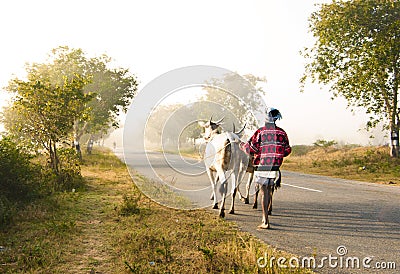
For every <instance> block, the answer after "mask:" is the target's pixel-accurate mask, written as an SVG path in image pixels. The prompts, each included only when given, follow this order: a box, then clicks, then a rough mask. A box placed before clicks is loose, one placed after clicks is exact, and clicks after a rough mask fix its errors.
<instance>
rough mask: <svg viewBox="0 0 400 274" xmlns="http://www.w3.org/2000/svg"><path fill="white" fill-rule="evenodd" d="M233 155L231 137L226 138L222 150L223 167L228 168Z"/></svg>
mask: <svg viewBox="0 0 400 274" xmlns="http://www.w3.org/2000/svg"><path fill="white" fill-rule="evenodd" d="M231 156H232V148H231V142H230V141H229V139H226V140H225V142H224V149H223V150H222V157H223V159H224V162H223V165H222V168H223V169H224V170H228V168H229V165H230V162H231Z"/></svg>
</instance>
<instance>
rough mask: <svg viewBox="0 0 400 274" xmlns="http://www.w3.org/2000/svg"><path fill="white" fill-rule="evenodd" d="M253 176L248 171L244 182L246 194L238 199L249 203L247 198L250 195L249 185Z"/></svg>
mask: <svg viewBox="0 0 400 274" xmlns="http://www.w3.org/2000/svg"><path fill="white" fill-rule="evenodd" d="M253 177H254V173H249V178H248V179H247V183H246V196H245V197H243V198H241V199H240V200H241V201H242V202H244V203H245V204H249V203H250V199H249V197H250V186H251V182H252V181H253Z"/></svg>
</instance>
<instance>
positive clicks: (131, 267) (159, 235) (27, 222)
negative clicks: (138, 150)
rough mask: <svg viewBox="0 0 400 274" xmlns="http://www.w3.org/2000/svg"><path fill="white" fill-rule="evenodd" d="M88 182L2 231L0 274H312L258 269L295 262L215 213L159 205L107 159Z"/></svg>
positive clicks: (98, 161) (100, 158)
mask: <svg viewBox="0 0 400 274" xmlns="http://www.w3.org/2000/svg"><path fill="white" fill-rule="evenodd" d="M82 175H83V176H84V179H85V185H84V186H83V187H81V188H79V189H71V190H68V191H64V192H61V193H56V194H53V195H50V196H48V197H44V198H42V199H40V200H36V201H35V202H34V203H32V204H31V205H30V206H28V207H26V208H25V209H23V210H21V211H19V212H18V214H17V216H15V221H14V223H13V224H11V225H10V226H8V227H6V228H4V229H2V230H0V246H1V248H0V272H1V273H309V272H310V271H308V270H306V269H284V268H278V267H277V266H276V265H274V267H272V268H269V267H267V268H259V267H258V266H257V259H258V258H260V257H263V256H265V254H267V255H268V256H269V257H271V256H274V257H276V258H278V257H280V256H285V257H286V258H289V257H290V254H286V253H282V252H279V251H277V250H274V249H272V248H271V247H269V246H268V245H266V244H265V243H263V242H261V241H259V240H258V239H256V238H255V237H253V236H251V235H250V234H248V233H245V232H241V231H240V230H239V229H238V228H237V227H236V226H235V225H234V224H232V223H230V222H227V221H225V220H223V219H220V218H219V217H217V214H216V213H215V212H212V211H209V210H205V209H204V210H175V209H170V208H167V207H163V206H160V205H158V204H156V203H154V202H153V201H151V200H150V199H148V198H147V197H146V196H145V195H143V194H142V193H141V192H140V191H139V190H138V189H137V187H136V186H135V184H133V182H132V179H131V177H130V176H129V174H128V172H127V169H126V167H125V165H124V164H122V163H121V161H119V159H118V158H117V157H116V156H114V155H113V154H112V153H110V152H109V151H105V150H95V151H93V154H92V155H84V164H83V166H82ZM142 180H145V178H142Z"/></svg>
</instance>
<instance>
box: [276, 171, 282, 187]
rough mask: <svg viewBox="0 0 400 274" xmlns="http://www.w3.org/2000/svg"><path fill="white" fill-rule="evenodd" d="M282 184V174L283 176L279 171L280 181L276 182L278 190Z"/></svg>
mask: <svg viewBox="0 0 400 274" xmlns="http://www.w3.org/2000/svg"><path fill="white" fill-rule="evenodd" d="M281 182H282V174H281V171H280V170H278V179H277V180H276V181H275V189H278V188H280V187H281Z"/></svg>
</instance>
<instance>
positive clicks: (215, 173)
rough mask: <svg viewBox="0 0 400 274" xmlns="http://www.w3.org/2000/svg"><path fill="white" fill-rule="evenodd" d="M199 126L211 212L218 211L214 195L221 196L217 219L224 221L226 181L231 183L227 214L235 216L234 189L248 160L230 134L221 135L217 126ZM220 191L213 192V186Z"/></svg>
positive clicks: (235, 139)
mask: <svg viewBox="0 0 400 274" xmlns="http://www.w3.org/2000/svg"><path fill="white" fill-rule="evenodd" d="M221 121H222V119H221V120H220V121H218V122H212V120H211V119H210V120H209V121H207V122H199V125H200V126H202V127H203V128H204V139H205V140H206V142H207V145H206V149H205V154H204V162H205V165H206V169H207V174H208V177H209V179H210V182H211V186H212V196H211V198H212V199H213V200H214V206H213V208H214V209H218V198H217V193H218V192H219V194H220V195H221V204H220V212H219V216H220V217H222V218H223V217H225V199H226V195H227V189H228V188H227V183H228V179H229V178H230V179H231V180H230V181H231V184H232V185H231V195H232V204H231V208H230V211H229V213H230V214H233V213H235V202H234V200H235V196H236V191H237V187H238V186H239V183H240V181H241V180H242V178H243V176H244V174H245V172H246V169H247V166H248V161H249V159H248V156H247V155H246V153H244V152H243V151H242V150H240V148H239V141H240V139H239V136H238V135H237V134H235V133H233V132H221V127H220V122H221ZM218 181H219V182H220V184H221V185H220V188H219V191H218V192H217V183H218Z"/></svg>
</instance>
